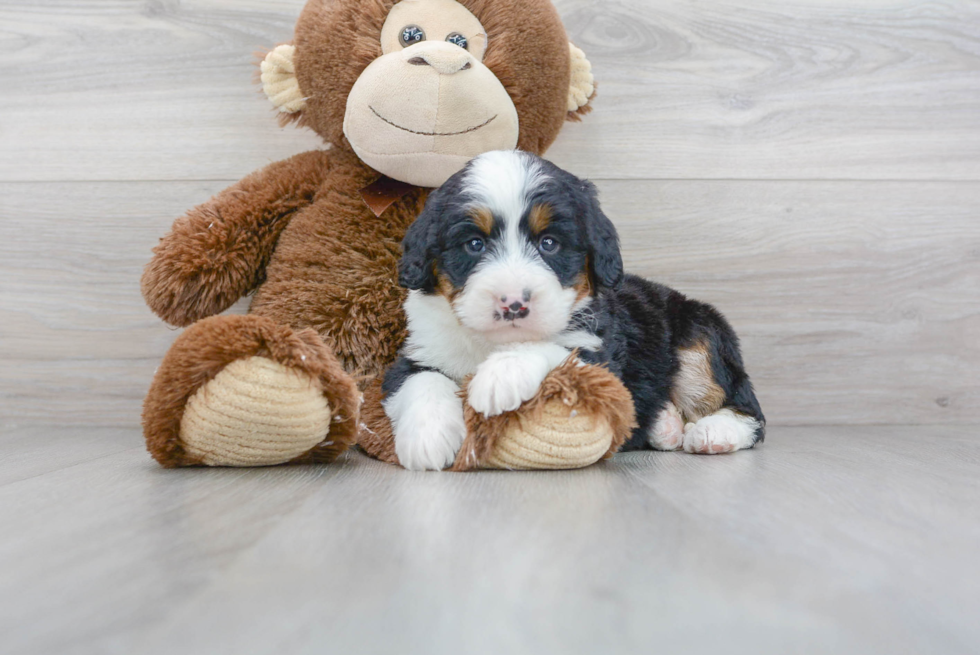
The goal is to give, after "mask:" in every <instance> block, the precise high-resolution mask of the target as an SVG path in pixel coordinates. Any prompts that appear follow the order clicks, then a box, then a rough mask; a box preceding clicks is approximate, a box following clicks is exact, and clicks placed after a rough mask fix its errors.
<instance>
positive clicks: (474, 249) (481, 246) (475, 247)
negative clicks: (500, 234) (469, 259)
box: [464, 239, 487, 255]
mask: <svg viewBox="0 0 980 655" xmlns="http://www.w3.org/2000/svg"><path fill="white" fill-rule="evenodd" d="M486 247H487V246H486V244H485V243H483V239H470V240H469V241H467V242H466V245H465V246H464V248H466V252H468V253H470V254H471V255H479V254H480V253H481V252H483V251H484V250H485V249H486Z"/></svg>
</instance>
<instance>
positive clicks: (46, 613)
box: [0, 426, 980, 655]
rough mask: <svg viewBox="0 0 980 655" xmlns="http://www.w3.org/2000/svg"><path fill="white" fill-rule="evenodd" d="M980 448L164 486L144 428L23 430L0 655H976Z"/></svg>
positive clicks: (250, 474) (814, 443)
mask: <svg viewBox="0 0 980 655" xmlns="http://www.w3.org/2000/svg"><path fill="white" fill-rule="evenodd" d="M977 436H978V435H977V428H965V427H951V426H946V427H915V428H890V427H888V428H886V427H867V428H859V427H847V428H840V427H822V428H820V427H813V428H803V427H801V428H789V427H787V428H779V429H775V430H773V431H772V432H771V434H770V438H769V441H768V442H767V443H766V444H764V445H762V446H760V447H759V448H757V449H755V450H752V451H744V452H740V453H735V454H733V455H724V456H715V457H699V456H693V455H686V454H683V453H631V454H628V455H618V456H616V457H615V458H613V459H612V460H611V461H608V462H604V463H602V464H599V465H596V466H594V467H592V468H588V469H584V470H581V471H572V472H542V473H507V472H485V473H478V474H449V473H428V474H426V473H410V472H407V471H404V470H401V469H398V468H395V467H392V466H387V465H384V464H380V463H378V462H375V461H373V460H370V459H368V458H366V457H363V456H361V455H357V454H350V455H349V456H347V458H346V459H344V460H343V462H342V463H339V464H335V465H332V466H326V467H279V468H272V469H264V470H254V469H253V470H233V469H211V470H197V469H194V470H187V469H185V470H179V471H164V470H161V469H159V468H157V467H156V465H154V464H153V463H152V462H151V461H150V460H149V459H148V457H147V455H146V453H145V452H143V450H142V448H141V447H140V446H139V441H140V440H139V435H138V434H136V433H135V432H134V431H126V430H96V429H78V428H74V429H61V428H54V429H49V430H47V429H40V428H37V427H35V428H30V429H22V430H14V431H8V432H5V433H3V434H2V438H3V443H4V449H3V455H2V459H0V526H3V527H2V531H0V571H2V575H0V651H2V652H4V653H11V654H13V653H17V654H22V655H26V654H31V653H78V654H83V653H141V654H152V653H170V652H173V653H185V654H196V653H207V654H214V653H236V654H237V655H248V654H251V653H276V654H277V655H292V654H298V653H321V652H337V653H605V652H610V653H619V652H623V653H633V652H635V653H641V652H642V653H649V652H663V653H682V652H683V653H716V652H726V653H754V654H759V653H773V654H780V655H782V654H785V653H835V654H837V655H842V654H846V653H889V654H895V653H932V654H936V653H976V652H977V649H978V647H980V623H978V622H977V621H976V617H977V615H978V613H980V596H978V595H977V582H978V579H980V558H978V557H977V552H978V546H980V522H978V518H980V509H978V508H980V439H977Z"/></svg>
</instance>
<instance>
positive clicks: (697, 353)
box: [670, 342, 725, 422]
mask: <svg viewBox="0 0 980 655" xmlns="http://www.w3.org/2000/svg"><path fill="white" fill-rule="evenodd" d="M677 359H678V360H680V370H678V372H677V376H676V377H675V378H674V388H673V389H672V390H671V393H670V399H671V400H672V401H673V402H674V405H676V406H677V409H679V410H680V411H681V413H682V414H683V415H684V418H685V419H686V420H687V421H691V422H695V421H698V420H699V419H701V418H703V417H705V416H708V415H709V414H713V413H715V412H717V411H718V410H719V409H721V407H722V405H723V404H724V403H725V392H724V390H723V389H722V388H721V387H720V386H718V384H717V383H716V382H715V377H714V373H713V371H712V370H711V355H710V354H709V352H708V345H707V344H706V343H703V342H701V343H697V344H695V345H693V346H691V347H690V348H682V349H680V350H678V351H677Z"/></svg>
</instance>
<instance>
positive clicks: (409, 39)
mask: <svg viewBox="0 0 980 655" xmlns="http://www.w3.org/2000/svg"><path fill="white" fill-rule="evenodd" d="M398 40H399V41H401V42H402V47H404V48H407V47H408V46H410V45H415V44H416V43H421V42H422V41H425V32H423V31H422V28H421V27H419V26H418V25H408V26H406V27H403V28H402V33H401V35H400V36H399V37H398Z"/></svg>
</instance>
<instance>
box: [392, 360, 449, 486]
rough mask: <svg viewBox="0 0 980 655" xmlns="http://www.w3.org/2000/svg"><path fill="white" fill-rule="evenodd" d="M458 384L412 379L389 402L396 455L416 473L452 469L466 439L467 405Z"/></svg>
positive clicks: (431, 376) (436, 376) (434, 377)
mask: <svg viewBox="0 0 980 655" xmlns="http://www.w3.org/2000/svg"><path fill="white" fill-rule="evenodd" d="M458 390H459V388H458V387H457V386H456V384H455V383H454V382H453V381H452V380H450V379H449V378H447V377H445V376H444V375H442V374H440V373H434V372H425V373H419V374H417V375H414V376H412V377H411V378H409V379H408V380H407V381H406V382H405V384H403V385H402V387H401V389H399V390H398V392H397V393H395V394H394V395H392V396H391V397H390V398H388V399H386V400H385V403H384V408H385V412H386V413H387V414H388V417H389V418H390V419H391V423H392V429H393V430H394V433H395V454H396V455H398V461H399V463H401V465H402V466H404V467H405V468H407V469H409V470H412V471H423V470H432V471H441V470H442V469H444V468H446V467H448V466H451V465H452V463H453V462H454V461H455V459H456V453H457V452H458V451H459V448H460V446H462V445H463V439H465V438H466V422H465V421H464V419H463V401H462V400H460V398H459V396H458V395H457V391H458Z"/></svg>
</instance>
